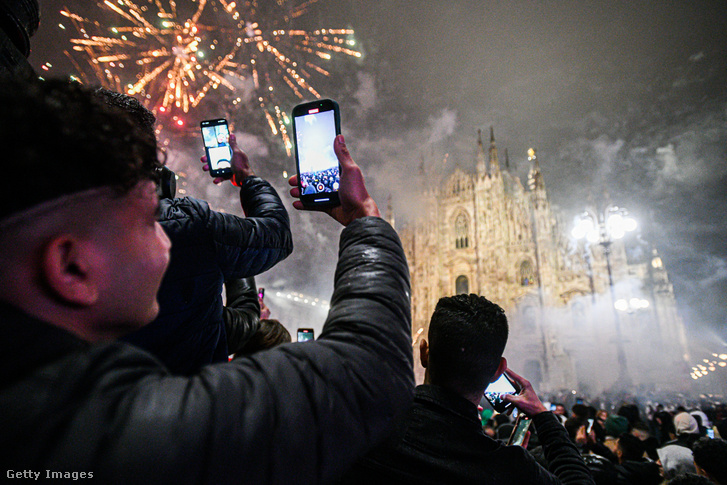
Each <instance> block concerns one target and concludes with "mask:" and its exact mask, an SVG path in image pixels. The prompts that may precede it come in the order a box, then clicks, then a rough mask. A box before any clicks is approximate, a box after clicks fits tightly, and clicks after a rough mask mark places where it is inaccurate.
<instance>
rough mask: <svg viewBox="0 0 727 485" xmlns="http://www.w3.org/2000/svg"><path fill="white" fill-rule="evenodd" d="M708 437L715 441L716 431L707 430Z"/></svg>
mask: <svg viewBox="0 0 727 485" xmlns="http://www.w3.org/2000/svg"><path fill="white" fill-rule="evenodd" d="M707 436H709V437H710V438H712V439H714V429H713V428H707Z"/></svg>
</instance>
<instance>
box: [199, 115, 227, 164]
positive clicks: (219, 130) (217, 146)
mask: <svg viewBox="0 0 727 485" xmlns="http://www.w3.org/2000/svg"><path fill="white" fill-rule="evenodd" d="M200 128H201V129H202V140H203V141H204V150H205V154H206V155H207V162H208V163H209V167H210V175H211V176H212V177H227V176H230V175H232V148H231V147H230V129H229V127H228V126H227V120H226V119H224V118H220V119H216V120H204V121H202V122H201V123H200Z"/></svg>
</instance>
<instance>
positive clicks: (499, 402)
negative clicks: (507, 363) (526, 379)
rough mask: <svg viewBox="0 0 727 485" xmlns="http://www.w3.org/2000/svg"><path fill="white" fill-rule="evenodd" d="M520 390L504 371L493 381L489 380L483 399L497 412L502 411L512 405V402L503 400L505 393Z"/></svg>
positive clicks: (513, 392) (514, 392) (515, 392)
mask: <svg viewBox="0 0 727 485" xmlns="http://www.w3.org/2000/svg"><path fill="white" fill-rule="evenodd" d="M518 392H520V390H519V389H518V388H517V387H516V386H515V383H514V382H512V380H511V379H510V378H509V377H508V376H507V374H505V373H504V372H503V373H502V375H501V376H500V377H498V378H497V380H496V381H495V382H491V383H490V385H489V386H487V389H485V399H487V401H488V402H489V403H490V406H492V408H493V409H494V410H495V411H497V412H498V413H504V412H506V411H508V410H509V409H511V408H513V407H514V404H512V403H508V402H506V401H504V400H503V396H504V395H505V394H517V393H518Z"/></svg>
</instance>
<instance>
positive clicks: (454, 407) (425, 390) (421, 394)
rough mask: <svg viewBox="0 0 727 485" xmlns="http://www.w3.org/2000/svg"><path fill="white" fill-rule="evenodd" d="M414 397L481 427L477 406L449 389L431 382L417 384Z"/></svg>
mask: <svg viewBox="0 0 727 485" xmlns="http://www.w3.org/2000/svg"><path fill="white" fill-rule="evenodd" d="M414 399H416V400H419V401H427V402H430V403H433V404H435V405H437V406H441V407H443V408H445V409H448V410H449V411H450V412H452V413H454V414H457V415H459V416H461V417H462V418H464V419H466V420H468V421H472V422H473V423H475V424H476V425H477V426H479V427H481V424H480V419H479V417H478V414H477V406H475V405H474V404H472V403H471V402H470V401H468V400H467V399H465V398H463V397H462V396H460V395H459V394H457V393H455V392H453V391H450V390H449V389H446V388H444V387H441V386H435V385H431V384H422V385H420V386H417V388H416V395H415V398H414Z"/></svg>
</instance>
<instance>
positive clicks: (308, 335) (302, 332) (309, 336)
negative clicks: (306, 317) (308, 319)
mask: <svg viewBox="0 0 727 485" xmlns="http://www.w3.org/2000/svg"><path fill="white" fill-rule="evenodd" d="M309 340H313V329H312V328H299V329H298V342H307V341H309Z"/></svg>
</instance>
